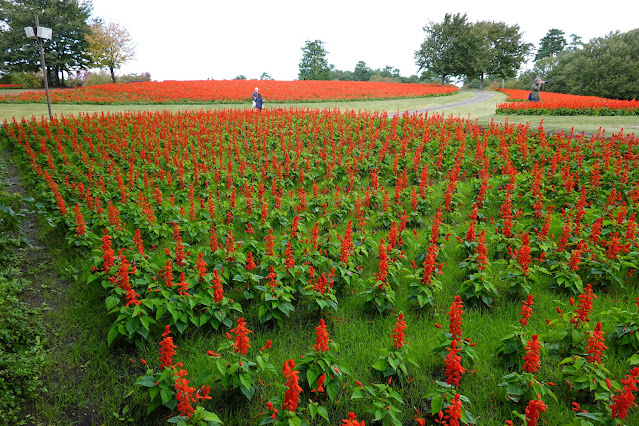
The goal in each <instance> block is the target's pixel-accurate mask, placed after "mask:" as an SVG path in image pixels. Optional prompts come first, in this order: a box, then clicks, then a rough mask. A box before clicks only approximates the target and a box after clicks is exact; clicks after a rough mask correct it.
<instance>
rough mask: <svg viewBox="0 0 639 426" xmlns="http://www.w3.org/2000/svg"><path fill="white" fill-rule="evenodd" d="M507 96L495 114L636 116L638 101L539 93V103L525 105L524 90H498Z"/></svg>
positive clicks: (638, 111)
mask: <svg viewBox="0 0 639 426" xmlns="http://www.w3.org/2000/svg"><path fill="white" fill-rule="evenodd" d="M498 90H499V91H500V92H503V93H505V94H506V95H508V98H507V99H506V102H503V103H500V104H497V113H498V114H535V115H539V114H541V115H639V101H637V100H634V99H633V100H631V101H625V100H617V99H605V98H600V97H597V96H579V95H569V94H563V93H552V92H542V94H541V100H540V101H539V102H529V101H527V99H528V94H529V93H530V92H529V91H527V90H518V89H498Z"/></svg>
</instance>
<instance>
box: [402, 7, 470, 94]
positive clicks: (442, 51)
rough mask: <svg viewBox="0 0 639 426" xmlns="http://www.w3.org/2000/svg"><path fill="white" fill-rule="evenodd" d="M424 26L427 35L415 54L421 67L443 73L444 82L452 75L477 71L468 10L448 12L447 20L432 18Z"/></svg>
mask: <svg viewBox="0 0 639 426" xmlns="http://www.w3.org/2000/svg"><path fill="white" fill-rule="evenodd" d="M423 29H424V32H425V33H426V39H425V40H424V42H423V43H422V44H421V46H420V48H419V50H417V51H415V56H414V57H415V64H416V65H417V66H418V67H419V70H418V71H421V70H427V71H432V72H434V73H436V74H438V75H440V76H441V84H442V86H443V85H444V82H445V81H446V77H448V76H462V75H468V74H472V73H473V71H472V69H473V65H472V57H473V56H472V51H473V48H474V46H473V40H472V37H471V33H470V24H469V23H468V22H467V21H466V14H464V15H460V14H459V13H457V14H455V15H451V14H449V13H447V14H446V15H445V16H444V21H443V22H441V23H435V22H432V21H430V22H429V23H428V24H427V25H426V26H424V28H423Z"/></svg>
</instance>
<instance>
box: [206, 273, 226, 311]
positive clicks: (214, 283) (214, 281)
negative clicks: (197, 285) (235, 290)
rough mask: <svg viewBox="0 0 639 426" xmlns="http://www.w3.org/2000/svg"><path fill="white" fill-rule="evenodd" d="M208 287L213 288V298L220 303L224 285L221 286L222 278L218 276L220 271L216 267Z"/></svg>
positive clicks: (222, 298)
mask: <svg viewBox="0 0 639 426" xmlns="http://www.w3.org/2000/svg"><path fill="white" fill-rule="evenodd" d="M209 288H212V289H213V299H214V300H215V303H221V302H222V300H224V287H222V278H220V273H219V271H218V270H217V269H215V270H213V276H212V277H211V285H210V287H209Z"/></svg>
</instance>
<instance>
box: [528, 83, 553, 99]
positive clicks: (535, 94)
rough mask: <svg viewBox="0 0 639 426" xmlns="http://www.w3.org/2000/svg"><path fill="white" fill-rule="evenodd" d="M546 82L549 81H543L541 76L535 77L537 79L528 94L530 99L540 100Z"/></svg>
mask: <svg viewBox="0 0 639 426" xmlns="http://www.w3.org/2000/svg"><path fill="white" fill-rule="evenodd" d="M544 83H548V82H547V81H542V80H541V78H539V77H537V78H536V79H535V81H534V82H533V83H532V84H531V85H530V95H529V96H528V99H529V100H531V101H533V102H539V99H540V98H541V86H543V85H544Z"/></svg>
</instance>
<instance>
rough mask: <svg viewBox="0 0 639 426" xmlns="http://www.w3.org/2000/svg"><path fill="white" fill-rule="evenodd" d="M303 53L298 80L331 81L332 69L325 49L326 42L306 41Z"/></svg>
mask: <svg viewBox="0 0 639 426" xmlns="http://www.w3.org/2000/svg"><path fill="white" fill-rule="evenodd" d="M302 52H303V54H302V59H301V60H300V63H299V76H298V78H299V79H300V80H330V78H331V69H330V67H329V66H328V61H327V60H326V55H327V54H328V52H327V51H326V49H325V48H324V42H323V41H321V40H314V41H308V40H306V42H305V43H304V47H302Z"/></svg>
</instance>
